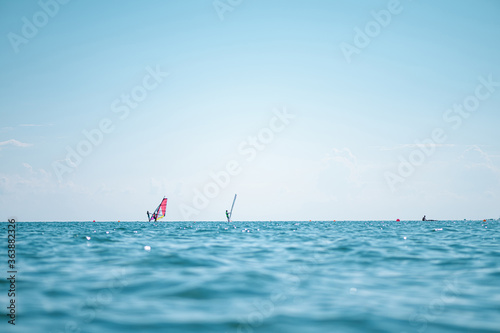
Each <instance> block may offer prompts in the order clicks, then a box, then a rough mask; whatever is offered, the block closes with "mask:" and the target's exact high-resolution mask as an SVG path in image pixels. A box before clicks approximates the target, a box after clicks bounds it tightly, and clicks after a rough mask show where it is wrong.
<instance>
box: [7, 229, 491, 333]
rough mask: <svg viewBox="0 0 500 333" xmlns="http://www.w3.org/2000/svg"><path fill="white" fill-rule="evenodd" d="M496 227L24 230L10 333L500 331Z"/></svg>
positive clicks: (18, 252)
mask: <svg viewBox="0 0 500 333" xmlns="http://www.w3.org/2000/svg"><path fill="white" fill-rule="evenodd" d="M499 225H500V222H499V221H487V222H483V221H445V222H421V221H410V222H382V221H370V222H358V221H353V222H332V221H330V222H235V223H231V224H228V223H219V222H201V223H194V222H166V223H157V224H153V223H142V222H126V223H124V222H121V223H111V222H109V223H91V222H88V223H84V222H54V223H35V222H31V223H17V230H16V231H17V234H16V241H17V243H16V260H17V262H16V264H17V267H16V268H17V271H18V273H17V281H16V289H17V293H16V304H17V308H16V309H17V317H16V325H15V326H12V325H9V324H8V323H7V320H8V318H7V316H6V313H7V309H6V305H7V304H8V302H9V300H10V298H9V297H8V296H7V291H8V289H9V282H8V281H7V279H6V277H7V273H6V271H7V270H8V268H7V237H6V235H7V223H2V224H1V230H2V234H3V235H4V236H2V238H1V239H2V242H3V243H4V245H2V246H1V248H2V249H3V250H2V252H1V253H0V259H1V264H0V267H1V274H2V275H3V276H2V279H1V282H0V289H1V290H0V303H1V305H2V307H1V309H2V310H1V314H2V319H1V322H0V331H1V332H500V226H499Z"/></svg>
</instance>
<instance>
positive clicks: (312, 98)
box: [0, 0, 500, 221]
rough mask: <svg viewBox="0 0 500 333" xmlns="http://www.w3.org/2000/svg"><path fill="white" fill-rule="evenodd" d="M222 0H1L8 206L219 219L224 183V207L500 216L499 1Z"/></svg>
mask: <svg viewBox="0 0 500 333" xmlns="http://www.w3.org/2000/svg"><path fill="white" fill-rule="evenodd" d="M214 3H217V2H216V1H215V2H214V1H210V0H203V1H202V0H197V1H194V0H192V1H187V0H186V1H159V0H158V1H142V2H139V1H117V0H115V1H76V0H73V1H69V2H68V3H67V4H60V3H59V2H56V0H42V1H40V2H37V1H6V0H0V36H2V37H1V39H0V54H1V57H0V73H1V81H0V109H1V113H0V161H1V164H0V213H1V214H0V215H1V216H0V218H1V219H3V220H6V219H7V218H8V217H9V216H16V217H17V218H18V219H19V220H25V221H38V220H41V221H54V220H55V221H68V220H93V219H95V220H106V221H107V220H110V221H116V220H122V221H123V220H145V212H146V210H152V209H154V208H155V207H156V206H157V205H158V203H159V202H160V200H161V198H162V197H163V196H164V195H165V196H167V197H168V198H169V203H168V207H167V220H195V221H201V220H223V219H224V211H225V210H226V209H228V208H230V204H231V201H232V198H233V196H234V193H238V201H237V202H236V205H235V212H234V216H233V218H234V219H235V220H309V219H312V220H344V219H351V220H358V219H388V220H393V219H396V218H400V219H419V218H421V217H422V215H424V214H426V215H427V216H428V217H429V218H436V219H464V218H467V219H483V218H498V217H500V210H499V208H498V206H499V205H498V203H499V202H500V200H499V199H500V144H499V142H500V140H499V138H500V135H499V134H498V133H499V131H498V125H499V123H500V114H499V111H500V83H499V82H500V63H499V60H498V59H500V46H499V45H500V43H499V42H500V2H498V1H495V0H490V1H487V0H481V1H460V2H457V1H451V0H449V1H439V2H433V1H410V0H401V1H399V2H398V1H396V2H392V1H326V0H325V1H319V0H316V1H290V0H288V1H285V0H282V1H278V0H276V1H265V0H252V1H249V0H242V1H240V2H239V4H238V1H234V0H233V1H231V2H228V1H227V0H220V1H219V2H218V3H219V4H226V5H225V6H229V7H231V9H232V10H228V11H225V12H224V13H218V12H217V9H216V8H215V6H214ZM230 3H233V4H234V5H231V4H230ZM41 4H42V5H41ZM43 4H45V5H43ZM221 6H222V5H221ZM391 6H392V7H391ZM42 7H45V8H46V11H48V12H50V13H49V14H51V15H48V14H46V13H45V12H44V9H43V8H42ZM220 8H222V7H220ZM226 8H227V7H226ZM391 8H397V9H398V13H392V14H391V12H390V11H389V10H391ZM373 12H375V13H379V16H380V15H381V16H380V17H382V19H383V18H384V15H385V14H387V13H389V15H390V19H389V20H388V21H387V22H388V24H384V25H385V26H383V25H381V24H380V23H377V21H375V18H374V16H373ZM219 14H220V15H221V16H222V18H223V19H221V18H220V16H219ZM379 19H380V18H379ZM385 19H386V20H387V16H385ZM37 20H38V21H37ZM26 22H28V23H26ZM34 23H37V24H38V25H39V26H38V27H37V26H36V25H33V26H32V27H31V28H33V27H34V28H35V29H37V31H33V30H31V31H30V27H29V25H31V24H34ZM370 27H372V28H373V27H374V29H378V30H372V31H370V30H368V34H369V35H370V34H371V37H370V36H368V37H367V38H369V39H370V41H369V44H368V45H366V46H365V45H361V44H359V43H358V44H356V41H357V40H358V39H359V38H360V37H359V36H356V34H357V32H356V31H359V30H357V29H356V28H359V29H360V30H363V31H365V33H366V29H369V28H370ZM377 27H378V28H377ZM357 38H358V39H357ZM346 44H349V45H351V46H352V47H357V53H354V54H352V56H350V57H346V56H345V55H344V52H343V51H342V45H346ZM347 58H349V59H347ZM151 71H153V72H154V71H159V72H162V73H168V76H167V75H166V74H165V75H163V74H160V76H159V77H158V75H157V79H156V80H155V79H154V77H152V76H151V74H150V72H151ZM161 75H163V76H161ZM480 78H482V79H480ZM485 80H486V81H488V80H489V81H492V83H490V84H489V85H488V86H485V84H484V82H485ZM144 82H146V85H145V86H147V87H149V88H148V89H149V90H145V89H144V88H142V87H143V85H144ZM153 86H154V87H153ZM141 91H142V93H144V92H145V93H146V95H140V93H141ZM477 91H479V93H480V96H482V98H481V99H478V98H477V97H474V96H476V95H475V94H476V92H477ZM133 93H136V94H138V95H135V96H139V97H140V99H141V100H140V101H139V102H138V103H137V106H136V107H135V108H133V109H132V108H130V107H128V106H126V104H125V103H126V102H124V101H122V100H121V99H122V98H123V96H124V95H131V94H133ZM486 95H487V96H486ZM139 97H137V98H139ZM467 98H468V101H469V102H471V103H473V102H474V100H475V101H476V102H478V103H477V105H473V106H474V111H473V112H467V113H466V114H469V115H468V116H461V115H459V114H458V113H454V112H453V110H452V111H450V112H451V113H447V110H448V109H450V108H451V109H452V108H453V105H454V104H457V105H459V104H463V103H464V101H465V100H467ZM120 107H121V110H122V111H119V112H114V111H118V110H117V109H118V108H120ZM124 109H128V111H129V113H128V115H127V116H126V117H122V118H120V116H123V114H124V113H123V112H124ZM283 110H286V112H288V113H289V114H292V115H293V119H292V118H290V119H289V120H287V121H285V122H283V121H282V120H279V119H278V118H276V112H278V113H279V112H281V113H283V112H284V111H283ZM290 117H292V116H290ZM106 119H107V120H106ZM103 120H104V121H108V122H109V124H110V126H111V127H112V131H110V132H109V133H104V134H103V135H102V138H98V139H99V140H98V144H97V145H95V144H92V143H88V140H87V139H86V137H85V135H84V134H83V131H92V130H95V129H98V128H99V124H100V122H101V121H103ZM459 121H460V123H458V122H459ZM270 123H273V124H278V125H279V126H278V125H277V126H278V127H279V129H280V130H279V131H274V132H273V134H272V135H273V138H272V140H271V139H269V140H268V142H267V143H266V144H264V145H263V146H264V147H265V149H263V150H262V151H257V150H255V151H256V152H257V153H256V156H255V159H252V160H249V159H250V158H249V157H250V154H249V153H248V149H250V148H249V147H250V144H251V141H249V139H248V137H249V136H257V135H258V134H259V133H260V134H261V137H263V138H264V140H265V139H267V138H268V137H266V134H269V128H270ZM454 125H456V126H454ZM271 127H272V126H271ZM278 127H276V128H278ZM436 128H438V129H440V130H441V131H442V132H443V133H444V134H445V135H446V139H445V140H444V141H442V142H433V143H432V144H426V143H427V141H424V142H423V143H424V145H416V141H417V140H419V142H422V140H425V139H429V138H432V132H433V130H434V129H436ZM96 138H97V137H96ZM250 140H251V139H250ZM88 144H90V146H89V147H91V148H90V149H91V151H90V152H89V153H88V155H87V156H83V157H82V159H81V162H80V163H78V166H77V167H75V165H74V164H71V163H68V162H67V161H66V157H67V154H68V149H70V150H77V149H78V147H79V145H80V148H81V147H83V146H85V145H88ZM238 147H240V149H239V148H238ZM419 147H420V148H419ZM245 148H246V149H247V150H246V151H247V153H246V154H245V153H244V152H242V151H241V149H243V150H244V149H245ZM421 149H427V150H429V151H431V153H430V154H429V155H423V153H422V152H421V151H422V150H421ZM415 156H417V157H418V156H424V160H422V161H417V163H416V165H415V166H414V171H413V172H411V174H405V173H404V172H403V173H401V171H398V168H399V169H401V166H400V159H401V158H403V159H406V160H408V159H410V158H414V157H415ZM230 161H236V162H237V163H238V164H239V166H240V168H239V169H238V171H239V172H237V174H235V175H232V176H230V180H229V184H228V185H227V186H226V185H225V184H223V186H222V187H223V188H221V186H218V187H217V188H216V189H214V187H213V186H212V185H209V184H210V183H211V182H213V180H212V179H211V176H210V173H211V172H220V171H221V170H223V169H224V168H226V165H227V163H229V162H230ZM420 162H421V163H420ZM417 164H418V165H417ZM61 166H62V168H63V169H61ZM61 170H65V171H68V170H69V171H68V172H65V171H63V172H61ZM388 179H390V180H389V181H388ZM395 179H396V180H395ZM207 184H208V185H207ZM214 184H215V183H214ZM206 186H208V188H212V190H214V191H216V192H217V193H214V195H213V198H209V199H208V200H207V202H206V205H205V206H206V207H205V206H196V204H195V203H193V200H196V195H195V193H196V190H200V191H202V192H203V189H204V188H205V187H206ZM211 186H212V187H211Z"/></svg>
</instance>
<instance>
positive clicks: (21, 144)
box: [0, 139, 33, 149]
mask: <svg viewBox="0 0 500 333" xmlns="http://www.w3.org/2000/svg"><path fill="white" fill-rule="evenodd" d="M9 145H10V146H14V147H21V148H26V147H31V146H33V144H32V143H25V142H21V141H17V140H16V139H10V140H7V141H0V149H2V147H3V146H9Z"/></svg>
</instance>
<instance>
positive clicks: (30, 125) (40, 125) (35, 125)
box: [19, 124, 52, 127]
mask: <svg viewBox="0 0 500 333" xmlns="http://www.w3.org/2000/svg"><path fill="white" fill-rule="evenodd" d="M19 126H21V127H44V126H52V124H20V125H19Z"/></svg>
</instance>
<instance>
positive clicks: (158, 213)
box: [148, 198, 167, 222]
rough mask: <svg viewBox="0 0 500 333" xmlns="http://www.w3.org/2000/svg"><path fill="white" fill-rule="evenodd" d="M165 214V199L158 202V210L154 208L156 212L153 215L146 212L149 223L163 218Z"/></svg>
mask: <svg viewBox="0 0 500 333" xmlns="http://www.w3.org/2000/svg"><path fill="white" fill-rule="evenodd" d="M166 213H167V198H163V200H162V201H161V202H160V204H159V205H158V208H156V210H155V211H154V212H153V214H150V213H149V211H148V220H149V222H152V221H155V222H156V221H158V220H160V219H162V218H164V217H165V215H166Z"/></svg>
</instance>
